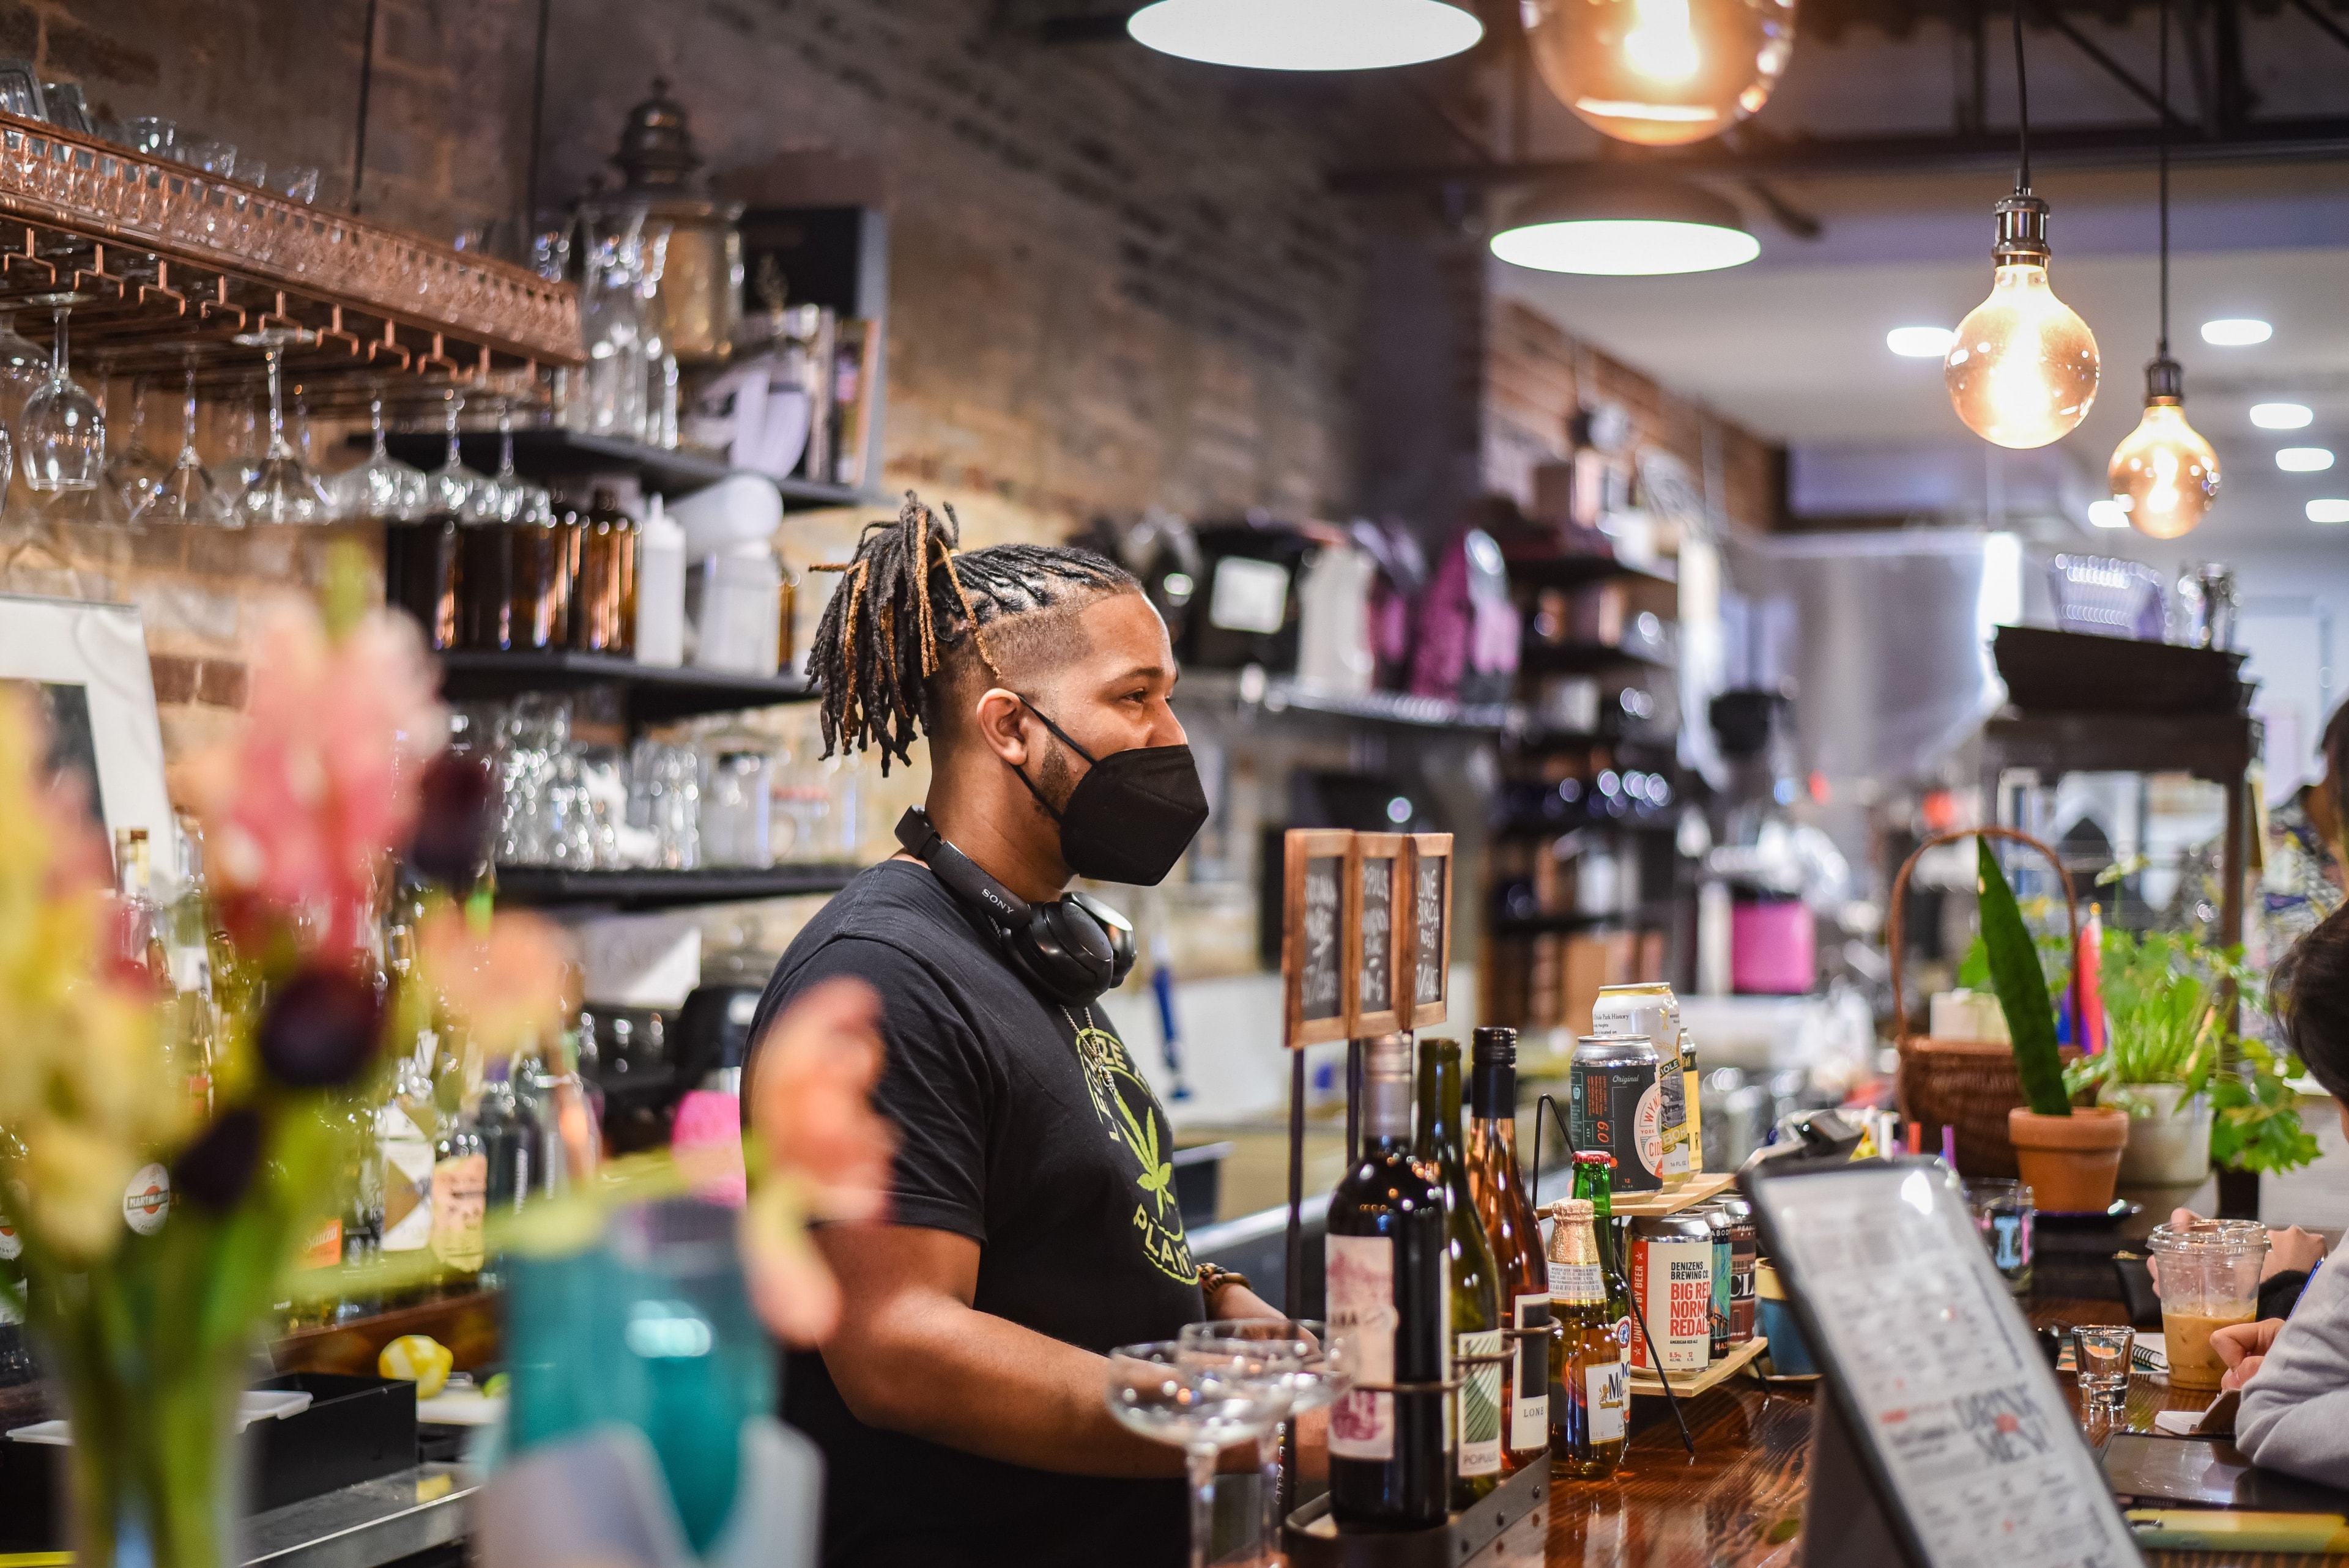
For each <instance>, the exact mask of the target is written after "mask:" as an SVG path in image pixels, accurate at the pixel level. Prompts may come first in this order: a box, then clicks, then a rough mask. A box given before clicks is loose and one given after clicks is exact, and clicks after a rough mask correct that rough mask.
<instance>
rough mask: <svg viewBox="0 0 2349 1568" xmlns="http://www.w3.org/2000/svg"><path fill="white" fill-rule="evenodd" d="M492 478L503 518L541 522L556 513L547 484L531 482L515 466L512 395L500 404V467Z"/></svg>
mask: <svg viewBox="0 0 2349 1568" xmlns="http://www.w3.org/2000/svg"><path fill="white" fill-rule="evenodd" d="M489 482H490V484H491V485H492V487H494V490H495V492H496V500H495V505H496V508H497V515H498V519H499V521H502V522H530V523H539V522H544V521H546V520H547V519H548V518H550V517H552V516H553V515H554V497H553V496H552V495H550V494H549V493H548V492H547V490H546V487H544V486H543V485H534V484H533V483H531V482H530V481H529V480H526V479H523V477H522V475H521V474H519V473H517V472H516V471H515V470H514V455H513V403H512V399H506V400H504V401H502V402H500V403H499V404H498V471H497V472H496V473H495V474H493V475H492V476H491V478H490V481H489Z"/></svg>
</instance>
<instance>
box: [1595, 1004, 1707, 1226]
mask: <svg viewBox="0 0 2349 1568" xmlns="http://www.w3.org/2000/svg"><path fill="white" fill-rule="evenodd" d="M1590 1032H1591V1033H1592V1034H1593V1035H1607V1036H1616V1037H1623V1038H1637V1039H1644V1040H1647V1041H1650V1042H1651V1043H1652V1044H1653V1045H1654V1046H1655V1047H1656V1051H1657V1054H1658V1056H1659V1057H1661V1058H1662V1068H1663V1070H1662V1071H1661V1073H1660V1074H1659V1076H1658V1079H1657V1094H1658V1099H1657V1139H1658V1155H1657V1159H1656V1161H1654V1163H1655V1165H1656V1167H1657V1170H1658V1171H1659V1174H1660V1176H1661V1185H1663V1186H1666V1187H1677V1186H1679V1185H1680V1184H1681V1183H1682V1181H1685V1180H1686V1179H1687V1178H1688V1176H1689V1174H1690V1172H1692V1171H1696V1170H1698V1169H1700V1168H1701V1167H1702V1163H1703V1157H1702V1154H1701V1153H1700V1152H1699V1151H1697V1150H1694V1149H1693V1148H1692V1147H1691V1140H1690V1136H1689V1118H1688V1095H1687V1092H1686V1085H1685V1084H1684V1083H1683V1081H1682V1076H1681V1073H1680V1070H1679V1068H1680V1040H1681V1034H1682V1030H1681V1003H1680V998H1679V997H1678V996H1675V995H1672V988H1671V986H1670V985H1665V984H1663V982H1661V981H1649V982H1646V983H1644V984H1641V985H1601V986H1600V987H1599V995H1598V998H1597V999H1596V1000H1595V1001H1593V1002H1592V1003H1591V1005H1590Z"/></svg>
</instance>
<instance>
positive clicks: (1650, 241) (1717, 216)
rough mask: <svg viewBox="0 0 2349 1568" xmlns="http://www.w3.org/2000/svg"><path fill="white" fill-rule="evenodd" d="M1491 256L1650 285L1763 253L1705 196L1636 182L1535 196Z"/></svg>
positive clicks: (1731, 212) (1730, 210) (1514, 215)
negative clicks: (1645, 279)
mask: <svg viewBox="0 0 2349 1568" xmlns="http://www.w3.org/2000/svg"><path fill="white" fill-rule="evenodd" d="M1493 253H1494V254H1495V255H1496V256H1498V257H1500V258H1501V260H1503V261H1505V262H1507V263H1511V264H1513V265H1516V266H1520V267H1531V268H1533V269H1534V270H1536V271H1537V272H1545V273H1588V274H1591V275H1596V276H1604V277H1653V276H1658V275H1661V274H1663V273H1709V272H1715V271H1718V270H1719V269H1720V268H1723V267H1734V266H1742V265H1744V263H1747V262H1750V261H1752V260H1753V259H1754V257H1756V256H1758V255H1760V254H1761V253H1762V247H1761V245H1760V244H1759V243H1758V242H1756V241H1755V240H1754V236H1753V235H1752V234H1750V233H1747V232H1746V231H1745V224H1744V220H1743V219H1741V218H1740V217H1739V216H1738V215H1737V209H1736V208H1735V207H1733V206H1732V205H1730V203H1728V202H1727V201H1723V200H1722V199H1721V198H1720V197H1718V196H1715V195H1713V193H1712V192H1711V191H1702V190H1700V189H1698V188H1697V187H1695V186H1693V185H1682V184H1680V183H1678V182H1677V181H1663V180H1643V181H1638V182H1636V183H1632V182H1628V181H1627V182H1624V183H1620V184H1617V183H1612V182H1609V183H1605V184H1585V185H1578V186H1576V187H1574V188H1572V189H1569V190H1548V191H1535V192H1534V193H1533V194H1532V195H1531V196H1530V197H1527V198H1526V199H1525V200H1523V201H1520V202H1519V203H1518V204H1517V205H1516V207H1515V208H1514V209H1513V210H1512V211H1511V215H1510V217H1509V218H1508V220H1507V221H1506V223H1505V224H1504V225H1503V227H1502V228H1501V230H1500V231H1499V232H1497V233H1495V235H1494V236H1493Z"/></svg>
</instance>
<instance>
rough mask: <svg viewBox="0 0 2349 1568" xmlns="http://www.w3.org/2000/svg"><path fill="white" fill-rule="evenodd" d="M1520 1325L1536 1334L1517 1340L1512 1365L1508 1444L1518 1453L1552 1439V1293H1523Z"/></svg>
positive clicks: (1518, 1302)
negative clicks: (1550, 1388) (1550, 1366)
mask: <svg viewBox="0 0 2349 1568" xmlns="http://www.w3.org/2000/svg"><path fill="white" fill-rule="evenodd" d="M1516 1318H1517V1327H1518V1328H1519V1329H1520V1330H1521V1331H1524V1332H1526V1333H1531V1334H1534V1335H1536V1336H1537V1337H1535V1338H1531V1339H1519V1340H1517V1341H1516V1362H1515V1363H1514V1364H1512V1365H1511V1367H1510V1368H1509V1380H1510V1385H1511V1387H1510V1402H1509V1448H1510V1449H1511V1451H1513V1452H1516V1453H1523V1452H1525V1451H1526V1449H1537V1448H1540V1447H1541V1446H1542V1445H1543V1444H1545V1443H1547V1442H1548V1441H1549V1336H1548V1329H1549V1324H1550V1317H1549V1297H1547V1296H1546V1295H1521V1296H1519V1297H1517V1300H1516Z"/></svg>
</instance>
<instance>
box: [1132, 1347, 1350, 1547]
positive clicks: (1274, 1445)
mask: <svg viewBox="0 0 2349 1568" xmlns="http://www.w3.org/2000/svg"><path fill="white" fill-rule="evenodd" d="M1175 1343H1177V1344H1178V1345H1180V1346H1183V1350H1184V1353H1185V1356H1187V1357H1191V1358H1192V1359H1193V1360H1194V1362H1195V1364H1197V1365H1200V1366H1207V1367H1224V1368H1225V1369H1226V1370H1227V1371H1230V1372H1232V1373H1234V1374H1235V1375H1237V1376H1240V1377H1245V1378H1247V1380H1248V1381H1249V1382H1250V1383H1252V1384H1259V1385H1262V1386H1264V1387H1269V1388H1275V1389H1278V1391H1279V1392H1280V1394H1281V1397H1282V1399H1283V1401H1284V1402H1283V1405H1282V1408H1281V1419H1282V1420H1287V1419H1289V1418H1292V1417H1296V1416H1301V1415H1304V1414H1305V1413H1307V1412H1308V1411H1310V1410H1318V1409H1320V1408H1323V1407H1324V1406H1327V1405H1329V1404H1330V1403H1331V1402H1333V1401H1334V1400H1335V1399H1336V1398H1338V1396H1339V1395H1340V1393H1342V1392H1344V1390H1345V1387H1346V1385H1347V1384H1348V1382H1349V1381H1350V1379H1349V1378H1348V1377H1347V1376H1346V1373H1345V1361H1344V1352H1343V1349H1342V1347H1341V1346H1338V1345H1337V1344H1336V1343H1335V1342H1334V1341H1332V1340H1331V1339H1330V1326H1329V1325H1328V1324H1326V1323H1323V1322H1321V1321H1319V1319H1315V1318H1280V1317H1232V1318H1218V1319H1214V1320H1211V1321H1209V1322H1206V1323H1187V1324H1185V1325H1184V1326H1183V1332H1182V1336H1181V1337H1180V1338H1179V1339H1177V1340H1176V1342H1175ZM1257 1471H1258V1474H1259V1476H1260V1478H1261V1479H1260V1480H1259V1482H1258V1484H1259V1486H1260V1487H1261V1488H1262V1489H1263V1501H1264V1509H1263V1518H1262V1520H1261V1522H1260V1524H1259V1528H1260V1530H1261V1531H1262V1538H1261V1540H1260V1541H1259V1542H1258V1555H1259V1557H1260V1558H1261V1560H1262V1561H1264V1562H1267V1563H1269V1562H1271V1561H1272V1560H1273V1557H1274V1555H1275V1553H1277V1552H1278V1547H1279V1543H1280V1433H1279V1428H1278V1426H1277V1425H1276V1426H1274V1427H1270V1428H1268V1429H1266V1431H1265V1433H1264V1435H1263V1436H1262V1437H1260V1438H1258V1439H1257Z"/></svg>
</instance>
